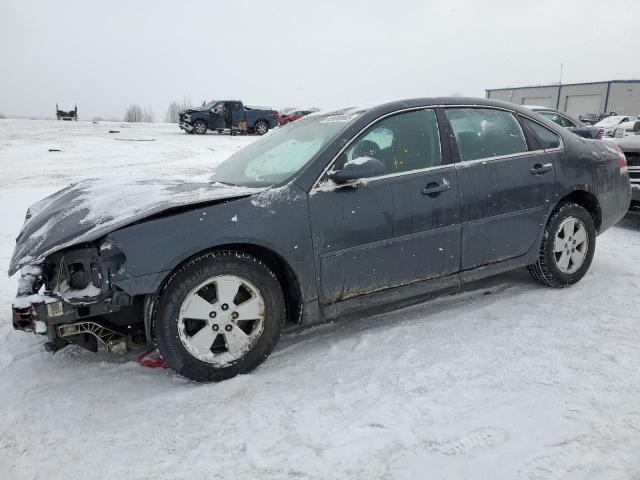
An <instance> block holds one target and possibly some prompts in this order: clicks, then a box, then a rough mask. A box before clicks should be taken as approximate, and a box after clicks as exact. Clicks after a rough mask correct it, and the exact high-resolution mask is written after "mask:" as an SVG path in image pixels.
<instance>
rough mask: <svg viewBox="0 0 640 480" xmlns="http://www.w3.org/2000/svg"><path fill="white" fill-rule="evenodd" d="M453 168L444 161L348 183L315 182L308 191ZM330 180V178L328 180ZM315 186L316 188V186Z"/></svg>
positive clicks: (331, 189)
mask: <svg viewBox="0 0 640 480" xmlns="http://www.w3.org/2000/svg"><path fill="white" fill-rule="evenodd" d="M449 167H450V168H455V167H456V164H455V163H446V164H444V165H435V166H433V167H425V168H417V169H415V170H407V171H406V172H396V173H387V174H385V175H378V176H377V177H369V178H361V179H358V180H354V181H353V182H349V183H340V184H338V183H335V182H333V181H331V183H332V184H331V185H327V186H322V185H320V184H316V185H314V186H313V188H312V189H311V191H310V192H309V194H310V195H312V194H314V193H317V192H332V191H333V190H337V189H339V188H344V187H353V186H355V185H362V184H367V183H371V182H376V181H378V180H386V179H388V178H394V177H403V176H405V175H411V174H414V173H416V174H417V173H424V172H428V171H436V170H444V169H445V168H449ZM322 176H324V174H322V175H321V176H320V178H322ZM328 181H330V180H328ZM316 187H317V188H316Z"/></svg>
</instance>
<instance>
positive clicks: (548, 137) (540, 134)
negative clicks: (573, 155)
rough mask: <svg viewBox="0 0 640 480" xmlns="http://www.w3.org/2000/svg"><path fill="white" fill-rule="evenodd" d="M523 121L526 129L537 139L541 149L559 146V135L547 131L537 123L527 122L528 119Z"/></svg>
mask: <svg viewBox="0 0 640 480" xmlns="http://www.w3.org/2000/svg"><path fill="white" fill-rule="evenodd" d="M523 120H524V122H525V123H526V124H527V127H529V129H530V130H531V131H532V132H533V134H534V135H535V136H536V137H537V138H538V141H539V142H540V145H541V146H542V148H544V149H547V148H558V147H559V146H560V135H558V134H557V133H556V132H553V131H551V130H549V129H548V128H547V127H543V126H542V125H540V124H539V123H536V122H534V121H533V120H529V119H528V118H523Z"/></svg>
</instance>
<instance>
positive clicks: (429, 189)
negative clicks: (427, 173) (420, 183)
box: [422, 180, 451, 198]
mask: <svg viewBox="0 0 640 480" xmlns="http://www.w3.org/2000/svg"><path fill="white" fill-rule="evenodd" d="M449 188H451V187H450V185H449V182H447V181H446V180H442V183H438V182H429V183H427V186H426V187H424V188H423V189H422V194H423V195H429V196H430V197H431V198H436V197H437V196H438V195H440V194H441V193H442V192H444V191H446V190H449Z"/></svg>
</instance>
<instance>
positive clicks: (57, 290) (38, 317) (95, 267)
mask: <svg viewBox="0 0 640 480" xmlns="http://www.w3.org/2000/svg"><path fill="white" fill-rule="evenodd" d="M124 262H125V257H124V254H122V252H120V251H119V250H118V249H117V248H116V247H114V246H113V245H111V244H105V243H102V244H100V243H98V244H86V245H81V246H75V247H73V248H70V249H67V250H63V251H60V252H56V253H53V254H51V255H50V256H48V257H46V258H45V260H44V262H43V263H41V264H40V265H30V266H25V267H23V268H22V269H21V277H20V279H19V286H18V294H17V297H16V299H15V300H14V302H13V305H12V310H13V327H14V328H15V329H16V330H22V331H27V332H34V333H36V334H40V335H46V336H47V337H48V339H49V340H48V341H47V342H46V343H45V349H46V350H47V351H51V352H55V351H57V350H60V349H61V348H64V347H65V346H67V345H70V344H74V345H79V346H81V347H84V348H86V349H87V350H90V351H93V352H96V351H97V350H98V347H99V346H103V347H104V348H105V349H106V350H107V351H109V352H111V353H116V354H123V353H126V352H127V350H128V348H129V346H130V345H131V344H140V343H144V342H145V329H144V323H143V320H142V319H143V311H144V300H143V299H141V298H140V297H131V296H130V295H128V294H127V293H125V292H124V291H122V290H121V289H119V288H118V287H117V286H115V285H114V284H113V283H112V281H111V279H112V278H113V276H114V275H115V274H116V272H118V271H119V270H120V269H121V268H122V265H123V264H124Z"/></svg>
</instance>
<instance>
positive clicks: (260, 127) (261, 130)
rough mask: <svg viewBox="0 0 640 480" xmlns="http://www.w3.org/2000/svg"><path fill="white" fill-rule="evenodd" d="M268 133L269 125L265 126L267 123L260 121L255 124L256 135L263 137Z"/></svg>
mask: <svg viewBox="0 0 640 480" xmlns="http://www.w3.org/2000/svg"><path fill="white" fill-rule="evenodd" d="M268 131H269V125H267V122H264V121H262V120H260V121H259V122H256V126H255V132H256V133H257V134H258V135H264V134H265V133H267V132H268Z"/></svg>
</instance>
